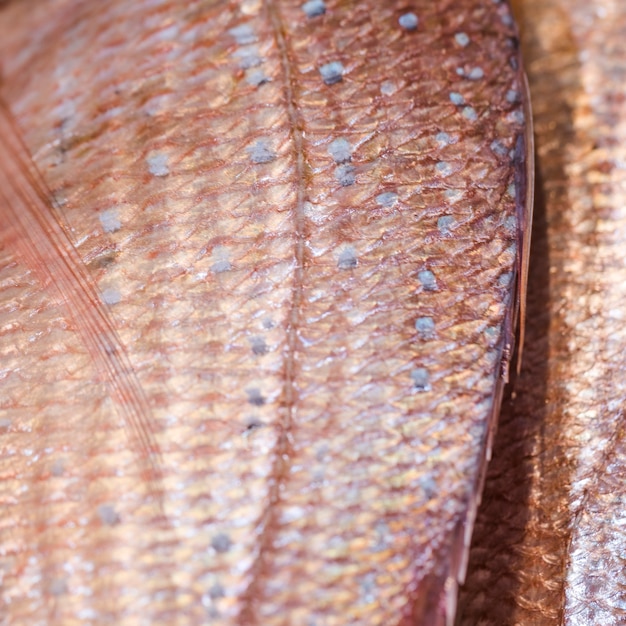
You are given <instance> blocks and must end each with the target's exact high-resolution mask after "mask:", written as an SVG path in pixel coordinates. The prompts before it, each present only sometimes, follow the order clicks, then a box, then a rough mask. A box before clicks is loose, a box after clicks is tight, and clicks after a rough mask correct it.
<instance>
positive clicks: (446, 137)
mask: <svg viewBox="0 0 626 626" xmlns="http://www.w3.org/2000/svg"><path fill="white" fill-rule="evenodd" d="M0 58H1V59H2V63H3V68H2V69H3V81H2V90H1V92H0V95H1V97H2V98H3V99H4V101H5V102H6V107H5V108H4V109H3V110H2V112H1V113H2V115H1V117H0V124H1V125H2V129H3V137H2V141H3V152H2V153H0V154H2V156H3V159H2V160H3V161H6V164H5V165H2V164H1V163H0V167H2V168H4V171H3V173H2V176H3V181H4V183H5V184H6V185H7V187H6V188H4V187H3V202H4V204H3V206H2V208H0V211H1V222H2V230H1V235H0V253H1V254H2V262H1V263H0V303H1V305H0V328H1V329H2V332H1V334H0V337H1V339H0V363H1V364H2V365H1V366H0V367H1V370H0V398H2V404H1V405H0V441H1V442H2V450H3V454H2V455H1V456H0V471H1V472H2V475H3V480H2V496H1V497H2V503H3V516H2V521H1V526H0V554H1V555H2V556H1V557H0V571H1V572H2V581H3V583H2V595H1V596H0V614H1V615H3V616H4V617H3V620H4V621H5V623H7V624H10V623H19V624H24V625H29V624H40V623H46V624H52V625H53V624H72V623H84V622H89V623H106V622H114V623H119V624H206V623H211V624H220V625H227V624H230V625H234V624H237V625H240V626H255V625H256V624H264V625H272V624H276V625H278V624H307V626H314V625H315V626H320V625H324V626H334V625H340V624H346V623H353V624H372V625H374V624H385V625H387V624H398V626H401V625H407V626H408V625H409V624H429V625H435V626H436V625H438V624H446V625H449V624H451V623H452V622H453V620H454V615H455V612H456V597H457V587H458V584H459V582H461V581H462V580H463V577H464V572H465V568H466V564H467V560H466V559H467V551H468V547H469V538H470V536H471V531H472V527H473V521H474V516H475V513H476V507H477V505H478V501H479V499H480V491H481V485H482V481H483V477H484V473H485V466H486V461H487V458H488V456H489V453H490V447H491V439H492V437H493V432H494V429H495V420H496V417H497V413H498V410H499V405H500V401H501V397H502V393H503V389H504V386H505V384H506V381H507V379H508V371H509V365H510V363H513V362H514V350H515V336H516V332H517V333H518V335H520V336H522V335H523V333H524V331H523V324H521V323H519V324H518V321H517V320H518V318H519V316H520V312H523V310H524V306H525V305H524V291H525V283H526V280H527V276H528V271H527V264H528V258H529V257H528V254H529V238H528V237H529V232H530V222H531V215H532V212H531V200H532V193H530V191H531V189H532V172H533V165H532V154H533V151H532V132H531V119H530V111H529V103H528V95H527V91H526V83H525V79H524V74H523V69H522V64H521V59H520V53H519V46H518V41H517V30H516V26H515V23H514V21H513V18H512V15H511V12H510V8H509V6H508V4H506V3H504V2H501V3H493V2H485V1H483V0H463V2H458V1H457V2H451V1H450V0H442V1H439V2H414V3H413V4H412V5H411V7H407V4H406V3H404V2H400V1H393V2H386V3H378V2H373V1H372V2H362V1H361V2H356V1H345V0H335V1H332V0H328V1H324V2H323V1H321V0H309V1H307V2H302V1H298V2H287V1H278V0H264V1H260V0H242V1H238V2H234V1H227V0H219V1H218V0H204V1H201V0H197V1H194V2H188V3H175V2H168V1H159V2H154V0H152V1H148V0H139V1H137V2H135V3H130V4H129V3H127V2H120V1H119V0H112V1H111V2H108V3H106V4H101V3H99V4H94V3H88V2H84V1H81V0H48V1H46V2H43V1H32V2H29V3H23V2H22V3H20V2H8V3H6V4H5V5H4V6H3V7H2V10H1V11H0ZM24 220H27V221H24ZM516 329H517V330H516ZM518 343H519V340H518Z"/></svg>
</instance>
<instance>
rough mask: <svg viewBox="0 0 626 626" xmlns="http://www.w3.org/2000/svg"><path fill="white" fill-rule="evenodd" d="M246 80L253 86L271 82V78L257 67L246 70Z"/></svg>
mask: <svg viewBox="0 0 626 626" xmlns="http://www.w3.org/2000/svg"><path fill="white" fill-rule="evenodd" d="M246 82H247V83H248V84H249V85H252V86H253V87H260V86H261V85H265V84H266V83H269V82H270V78H269V77H268V76H267V75H266V74H265V72H264V71H263V70H262V69H259V68H256V69H253V70H251V71H249V72H246Z"/></svg>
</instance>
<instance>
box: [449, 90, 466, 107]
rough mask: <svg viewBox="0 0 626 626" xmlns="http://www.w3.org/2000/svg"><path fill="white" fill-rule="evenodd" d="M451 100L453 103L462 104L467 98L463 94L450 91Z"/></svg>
mask: <svg viewBox="0 0 626 626" xmlns="http://www.w3.org/2000/svg"><path fill="white" fill-rule="evenodd" d="M450 102H452V104H456V105H457V106H458V105H461V104H465V98H464V97H463V95H462V94H460V93H458V92H456V91H453V92H451V93H450Z"/></svg>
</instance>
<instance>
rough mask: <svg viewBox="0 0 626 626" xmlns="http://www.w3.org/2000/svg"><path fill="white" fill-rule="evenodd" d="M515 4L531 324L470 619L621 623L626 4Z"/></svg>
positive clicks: (503, 427)
mask: <svg viewBox="0 0 626 626" xmlns="http://www.w3.org/2000/svg"><path fill="white" fill-rule="evenodd" d="M515 9H516V11H517V13H518V15H519V18H520V20H521V26H522V33H523V37H522V42H523V45H522V48H523V52H524V55H525V61H526V67H527V71H528V74H529V79H530V85H531V92H532V95H533V108H534V115H535V131H536V142H537V153H538V181H539V190H538V196H537V202H536V213H535V216H536V226H537V227H536V229H535V233H534V238H533V251H532V258H533V261H532V265H531V280H530V283H529V317H528V333H529V337H528V342H527V346H526V351H525V363H524V369H523V372H522V376H521V378H520V379H519V381H518V382H517V385H516V389H517V398H516V400H515V401H514V402H512V403H507V404H505V410H504V413H503V415H502V421H501V424H500V432H499V434H498V437H497V441H496V446H495V448H496V450H495V454H494V460H493V463H492V465H491V466H490V469H489V473H488V479H487V484H486V491H485V494H484V506H483V508H482V509H481V511H480V513H479V516H478V521H477V525H476V536H475V540H474V545H473V548H472V553H471V557H470V571H469V574H468V582H467V586H466V589H465V590H464V591H463V593H462V596H461V609H460V613H461V616H462V619H460V620H459V621H460V623H463V624H468V625H470V624H471V625H475V624H493V625H494V626H495V625H498V626H500V625H502V624H537V625H543V624H545V625H553V624H572V625H573V624H575V625H583V624H584V625H591V624H593V625H595V624H603V625H604V624H608V625H617V624H623V623H625V621H626V577H625V575H624V572H625V571H626V569H625V565H626V562H625V558H626V557H625V555H626V534H625V533H624V520H625V518H624V516H625V512H624V511H625V508H624V502H625V500H624V497H625V490H624V484H623V476H624V464H625V462H626V450H625V446H624V417H623V410H624V409H623V407H624V385H625V382H624V381H625V380H626V379H625V377H624V371H625V369H626V359H625V351H624V348H625V347H626V343H625V342H626V336H625V333H624V321H623V320H624V316H625V315H626V286H625V284H626V283H625V280H624V279H625V278H626V269H625V264H624V259H625V256H624V249H625V247H624V246H625V243H626V240H625V233H626V231H625V226H626V221H625V220H626V214H625V213H624V206H626V165H625V163H626V161H625V158H624V157H625V156H626V153H625V148H624V145H626V144H625V139H626V137H625V136H624V133H625V131H626V106H625V103H624V97H623V85H624V79H625V78H626V76H625V74H626V65H625V64H624V59H625V58H626V48H625V44H624V42H625V41H626V6H625V5H624V4H623V3H621V2H613V1H610V0H606V1H605V0H596V1H594V2H576V1H571V0H567V1H560V0H553V1H551V2H543V1H541V2H540V1H534V0H520V1H518V2H516V3H515Z"/></svg>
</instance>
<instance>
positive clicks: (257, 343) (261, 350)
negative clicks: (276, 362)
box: [250, 337, 269, 356]
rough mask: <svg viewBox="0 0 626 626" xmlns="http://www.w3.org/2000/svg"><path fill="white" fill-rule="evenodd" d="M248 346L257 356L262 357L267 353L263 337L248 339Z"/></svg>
mask: <svg viewBox="0 0 626 626" xmlns="http://www.w3.org/2000/svg"><path fill="white" fill-rule="evenodd" d="M250 344H251V345H252V352H253V353H254V354H256V355H257V356H263V355H264V354H267V353H268V352H269V348H268V347H267V344H266V343H265V339H263V337H252V338H251V339H250Z"/></svg>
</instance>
